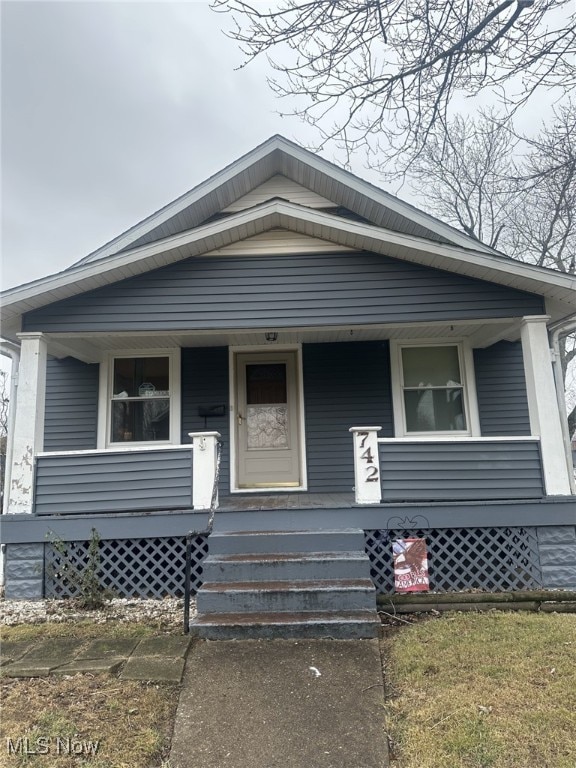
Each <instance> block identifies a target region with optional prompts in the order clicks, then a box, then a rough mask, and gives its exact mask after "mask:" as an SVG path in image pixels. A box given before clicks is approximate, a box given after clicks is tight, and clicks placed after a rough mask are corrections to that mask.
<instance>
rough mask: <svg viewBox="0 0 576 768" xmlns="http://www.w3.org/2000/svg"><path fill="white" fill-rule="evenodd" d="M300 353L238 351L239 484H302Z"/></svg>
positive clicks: (272, 485)
mask: <svg viewBox="0 0 576 768" xmlns="http://www.w3.org/2000/svg"><path fill="white" fill-rule="evenodd" d="M299 407H300V403H299V396H298V376H297V356H296V352H277V353H273V352H268V351H266V352H242V353H238V354H237V355H236V419H235V421H236V427H235V429H236V448H237V450H236V456H237V473H238V475H237V476H238V487H239V488H295V487H298V486H300V485H301V481H302V478H301V469H300V464H301V462H300V428H299V425H300V418H299Z"/></svg>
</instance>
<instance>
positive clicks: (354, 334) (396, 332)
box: [46, 318, 520, 363]
mask: <svg viewBox="0 0 576 768" xmlns="http://www.w3.org/2000/svg"><path fill="white" fill-rule="evenodd" d="M519 328H520V318H517V319H509V318H507V319H505V320H494V321H488V322H487V321H482V322H480V321H479V322H470V321H467V322H460V323H458V322H454V323H446V322H442V323H410V324H406V323H405V324H402V325H400V324H390V325H372V326H354V327H350V326H347V327H326V328H294V329H282V330H280V331H278V339H277V341H276V342H267V341H266V338H265V335H264V332H263V331H258V332H254V331H253V330H246V331H234V332H232V331H230V332H227V331H222V332H220V333H214V332H185V333H168V334H167V333H161V332H158V333H142V334H134V333H133V334H123V333H116V334H111V333H78V334H72V333H67V334H46V338H47V341H48V351H49V354H51V355H54V356H55V357H67V356H72V357H76V358H78V359H79V360H83V361H84V362H88V363H97V362H100V361H101V360H102V359H103V357H104V355H105V354H106V353H107V352H117V351H119V350H122V351H133V352H137V351H139V350H151V349H169V348H176V347H227V346H262V347H266V348H268V349H271V350H272V349H274V347H281V346H284V345H288V344H299V343H308V344H311V343H334V342H350V341H385V340H387V339H442V340H445V339H451V338H454V339H461V338H466V339H470V340H471V343H472V344H473V346H474V347H486V346H489V345H490V344H493V343H495V342H497V341H500V340H502V339H507V340H510V341H512V340H515V339H517V338H518V336H519ZM269 330H270V331H275V330H276V329H275V328H274V327H272V326H271V327H270V329H269Z"/></svg>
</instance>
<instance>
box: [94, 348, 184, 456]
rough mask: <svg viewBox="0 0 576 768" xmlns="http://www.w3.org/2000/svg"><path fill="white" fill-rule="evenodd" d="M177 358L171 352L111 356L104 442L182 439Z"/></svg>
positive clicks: (114, 443)
mask: <svg viewBox="0 0 576 768" xmlns="http://www.w3.org/2000/svg"><path fill="white" fill-rule="evenodd" d="M178 361H179V354H177V353H172V352H166V353H164V354H154V355H152V354H143V355H128V354H126V355H124V354H122V355H118V356H117V357H110V359H109V360H108V366H107V373H106V376H105V378H106V393H107V394H106V401H107V407H106V409H105V411H106V414H107V416H106V424H105V425H104V423H102V424H101V427H102V432H101V433H100V434H101V435H102V439H101V441H100V444H101V445H102V444H105V445H118V444H125V443H152V444H154V443H171V442H176V441H178V442H179V439H178V438H179V418H180V416H179V402H178V401H177V398H176V394H179V393H177V392H175V388H176V386H175V385H176V384H177V382H178V378H179V377H178V374H177V362H178ZM102 385H104V381H102ZM104 435H105V437H104ZM177 435H178V438H176V436H177Z"/></svg>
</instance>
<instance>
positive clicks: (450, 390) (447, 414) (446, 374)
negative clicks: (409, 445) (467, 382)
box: [400, 344, 468, 434]
mask: <svg viewBox="0 0 576 768" xmlns="http://www.w3.org/2000/svg"><path fill="white" fill-rule="evenodd" d="M400 360H401V366H400V368H401V379H402V390H403V393H404V395H403V406H404V417H405V423H406V432H407V433H412V434H414V433H430V432H444V433H450V432H466V431H467V429H468V425H467V418H466V408H465V403H464V400H465V398H464V384H463V378H462V369H461V362H460V354H459V348H458V346H457V345H455V344H450V345H445V346H440V345H430V346H425V347H416V346H407V347H403V348H402V349H401V354H400Z"/></svg>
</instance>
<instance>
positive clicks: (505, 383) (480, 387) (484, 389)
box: [474, 341, 530, 437]
mask: <svg viewBox="0 0 576 768" xmlns="http://www.w3.org/2000/svg"><path fill="white" fill-rule="evenodd" d="M474 368H475V371H476V389H477V391H478V410H479V412H480V429H481V433H482V435H485V436H486V437H499V436H507V435H529V434H530V415H529V413H528V397H527V395H526V380H525V378H524V359H523V356H522V344H521V343H520V342H515V343H511V342H508V341H501V342H499V343H498V344H494V346H492V347H487V348H486V349H475V350H474Z"/></svg>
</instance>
